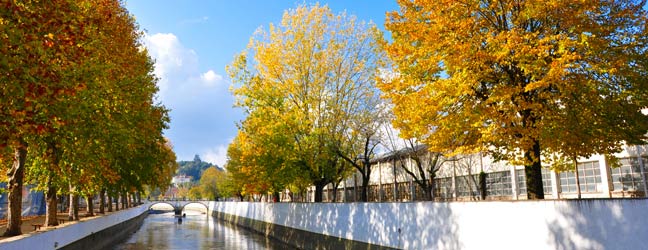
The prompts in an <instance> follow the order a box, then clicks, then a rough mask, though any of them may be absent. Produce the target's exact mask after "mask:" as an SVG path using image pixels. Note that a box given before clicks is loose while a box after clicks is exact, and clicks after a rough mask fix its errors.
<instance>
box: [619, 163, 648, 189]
mask: <svg viewBox="0 0 648 250" xmlns="http://www.w3.org/2000/svg"><path fill="white" fill-rule="evenodd" d="M619 162H620V163H621V167H618V168H613V169H612V183H613V185H614V191H638V190H643V179H642V178H641V169H640V166H639V161H638V159H637V158H636V157H632V158H621V159H619ZM645 164H646V162H644V167H645ZM644 171H645V169H644ZM644 174H645V172H644Z"/></svg>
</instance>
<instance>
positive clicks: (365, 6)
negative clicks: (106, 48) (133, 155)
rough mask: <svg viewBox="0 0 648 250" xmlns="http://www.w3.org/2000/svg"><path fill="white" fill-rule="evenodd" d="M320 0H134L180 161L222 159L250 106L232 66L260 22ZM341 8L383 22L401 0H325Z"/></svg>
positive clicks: (274, 20) (335, 9) (272, 20)
mask: <svg viewBox="0 0 648 250" xmlns="http://www.w3.org/2000/svg"><path fill="white" fill-rule="evenodd" d="M303 3H306V4H312V3H316V1H303V0H302V1H280V0H265V1H263V0H255V1H253V0H129V1H126V8H127V9H128V10H129V11H130V13H131V14H133V15H134V16H135V19H136V21H137V23H138V24H139V26H140V29H142V30H144V31H145V36H144V38H143V43H144V45H145V46H146V47H147V48H148V51H149V54H150V55H151V57H152V58H153V59H154V60H155V71H154V73H155V74H156V75H157V77H158V78H159V81H158V87H159V88H160V91H159V93H158V95H157V97H156V99H157V101H159V102H161V103H162V104H163V105H164V106H166V107H167V108H169V109H171V112H170V116H171V123H170V128H169V129H167V130H165V131H164V135H165V136H166V137H167V138H169V139H170V140H171V143H172V144H173V146H174V151H175V153H176V155H177V158H178V160H193V158H194V156H195V155H199V156H200V158H201V159H202V160H203V161H206V162H210V163H213V164H216V165H219V166H223V165H224V164H225V162H226V159H227V158H226V154H227V146H228V145H229V144H230V142H231V141H232V140H233V139H234V137H235V136H236V131H237V127H236V124H237V123H238V122H240V121H241V120H243V119H244V118H245V117H244V114H243V111H242V110H241V109H239V108H235V107H233V103H234V97H233V96H232V95H231V93H230V92H229V86H230V84H231V82H230V79H229V77H228V76H227V73H226V72H225V67H226V66H227V65H228V64H230V63H231V62H232V60H233V59H234V56H235V55H237V54H238V53H240V52H242V51H243V50H245V47H246V46H247V44H248V41H249V40H250V37H251V36H252V35H253V33H254V31H255V30H257V29H258V28H264V29H267V27H268V25H269V24H270V23H275V24H276V23H279V22H280V21H281V17H282V15H283V13H284V11H285V10H288V9H291V8H296V7H297V6H299V5H300V4H303ZM319 3H320V4H322V5H324V4H326V5H328V6H329V7H330V8H331V10H332V11H333V12H334V13H341V12H343V11H346V12H347V14H352V15H355V16H356V17H357V18H358V19H359V20H364V21H372V22H374V23H376V24H377V26H378V27H381V28H382V27H383V26H384V21H385V12H387V11H395V10H397V9H398V5H397V4H396V1H395V0H346V1H344V0H338V1H333V0H331V1H319Z"/></svg>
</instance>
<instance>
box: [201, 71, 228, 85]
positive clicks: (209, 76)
mask: <svg viewBox="0 0 648 250" xmlns="http://www.w3.org/2000/svg"><path fill="white" fill-rule="evenodd" d="M200 80H202V81H203V83H204V84H205V86H208V87H211V86H214V85H215V84H216V83H217V82H220V81H222V80H223V76H221V75H219V74H216V73H215V72H214V71H213V70H211V69H210V70H209V71H207V72H205V73H203V74H201V75H200Z"/></svg>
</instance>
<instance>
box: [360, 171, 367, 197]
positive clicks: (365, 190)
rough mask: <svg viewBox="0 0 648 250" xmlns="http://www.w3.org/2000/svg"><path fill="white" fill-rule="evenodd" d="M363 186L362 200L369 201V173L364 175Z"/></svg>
mask: <svg viewBox="0 0 648 250" xmlns="http://www.w3.org/2000/svg"><path fill="white" fill-rule="evenodd" d="M361 185H362V186H361V187H360V200H359V201H362V202H367V201H368V200H369V175H368V174H367V175H364V174H363V175H362V184H361Z"/></svg>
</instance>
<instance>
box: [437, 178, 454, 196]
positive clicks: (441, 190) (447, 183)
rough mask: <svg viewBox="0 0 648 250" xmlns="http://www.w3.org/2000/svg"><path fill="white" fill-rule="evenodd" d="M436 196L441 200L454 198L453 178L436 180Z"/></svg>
mask: <svg viewBox="0 0 648 250" xmlns="http://www.w3.org/2000/svg"><path fill="white" fill-rule="evenodd" d="M434 196H435V197H439V198H445V199H448V198H452V178H451V177H447V178H438V179H434Z"/></svg>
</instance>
